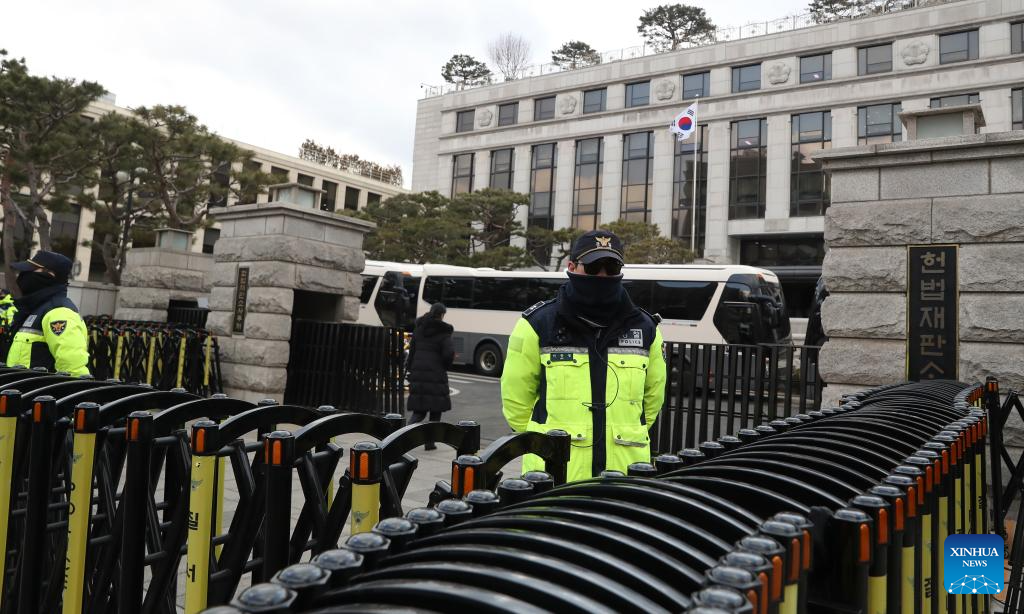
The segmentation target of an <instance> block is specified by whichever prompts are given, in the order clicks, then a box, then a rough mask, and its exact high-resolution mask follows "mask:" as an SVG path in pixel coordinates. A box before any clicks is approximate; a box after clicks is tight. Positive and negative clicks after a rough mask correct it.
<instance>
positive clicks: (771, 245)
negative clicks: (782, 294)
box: [740, 236, 825, 267]
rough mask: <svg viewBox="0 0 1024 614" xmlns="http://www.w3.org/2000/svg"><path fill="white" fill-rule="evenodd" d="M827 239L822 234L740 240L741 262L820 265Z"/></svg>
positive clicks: (755, 264) (771, 264) (759, 264)
mask: <svg viewBox="0 0 1024 614" xmlns="http://www.w3.org/2000/svg"><path fill="white" fill-rule="evenodd" d="M824 259H825V240H824V239H823V238H822V237H820V236H815V237H797V238H790V237H787V238H785V239H776V238H772V237H755V238H751V239H745V240H743V241H741V242H740V264H746V265H750V266H763V267H773V266H820V265H821V263H822V261H823V260H824Z"/></svg>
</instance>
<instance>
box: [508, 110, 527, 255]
mask: <svg viewBox="0 0 1024 614" xmlns="http://www.w3.org/2000/svg"><path fill="white" fill-rule="evenodd" d="M520 107H522V103H520ZM531 153H532V151H531V150H530V146H529V145H517V146H516V150H515V152H513V154H512V168H513V171H512V191H513V192H519V193H520V194H526V195H527V196H529V195H530V154H531ZM529 217H530V210H529V207H520V208H519V210H518V211H516V221H517V222H519V223H520V224H522V226H523V228H526V226H527V222H528V221H529ZM512 245H513V246H514V247H522V248H525V247H526V237H512Z"/></svg>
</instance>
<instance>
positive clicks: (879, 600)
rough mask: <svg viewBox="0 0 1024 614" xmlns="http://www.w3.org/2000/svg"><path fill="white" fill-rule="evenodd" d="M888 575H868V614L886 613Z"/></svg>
mask: <svg viewBox="0 0 1024 614" xmlns="http://www.w3.org/2000/svg"><path fill="white" fill-rule="evenodd" d="M887 578H888V576H887V575H886V574H882V575H880V576H868V610H867V614H886V601H885V598H886V586H887V585H888V582H887V581H886V580H887Z"/></svg>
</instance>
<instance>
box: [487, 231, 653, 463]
mask: <svg viewBox="0 0 1024 614" xmlns="http://www.w3.org/2000/svg"><path fill="white" fill-rule="evenodd" d="M622 265H623V247H622V242H621V241H620V240H619V238H618V237H617V236H616V235H615V234H614V233H611V232H608V231H605V230H597V231H591V232H588V233H586V234H584V235H582V236H581V237H580V238H579V239H577V240H576V242H575V243H574V244H573V247H572V251H571V253H570V260H569V265H568V277H569V281H568V282H567V283H566V284H564V285H563V286H562V287H561V288H560V289H559V292H558V295H557V297H556V298H554V299H552V300H550V301H545V302H541V303H538V304H536V305H534V306H533V307H530V308H529V309H527V310H526V311H525V312H523V317H522V318H521V319H520V320H519V322H518V323H517V324H516V326H515V329H514V330H513V331H512V335H511V336H510V337H509V342H508V356H507V358H506V359H505V367H504V372H503V374H502V376H501V398H502V409H503V412H504V414H505V419H506V420H507V421H508V424H509V426H511V427H512V429H513V430H515V431H519V432H522V431H533V432H540V433H546V432H547V431H549V430H551V429H562V430H564V431H566V432H568V433H569V435H570V437H571V439H572V448H571V457H570V460H569V467H568V479H569V480H570V481H573V480H582V479H586V478H590V477H593V476H596V475H598V474H599V473H601V471H604V470H606V469H612V470H618V471H623V472H624V471H626V468H627V467H628V466H629V465H630V464H631V463H634V462H638V461H643V462H650V459H651V447H650V437H649V435H648V429H649V428H650V426H651V424H652V423H653V422H654V419H655V418H657V416H658V412H659V411H660V410H661V406H662V402H663V400H664V396H665V358H664V355H663V354H662V340H661V332H660V331H659V330H658V321H659V319H658V318H657V317H656V316H652V315H651V314H649V313H647V312H646V311H644V310H643V309H640V308H639V307H637V306H636V305H634V304H633V302H632V301H631V300H630V298H629V294H628V293H627V292H626V290H625V288H623V286H622V273H621V271H622ZM543 469H544V461H543V460H542V459H541V458H540V457H538V456H536V455H533V454H530V455H527V456H525V457H524V458H523V472H524V473H525V472H527V471H533V470H543Z"/></svg>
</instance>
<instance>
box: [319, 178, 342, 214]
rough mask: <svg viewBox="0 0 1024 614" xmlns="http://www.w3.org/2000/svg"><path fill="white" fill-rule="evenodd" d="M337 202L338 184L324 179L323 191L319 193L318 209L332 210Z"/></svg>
mask: <svg viewBox="0 0 1024 614" xmlns="http://www.w3.org/2000/svg"><path fill="white" fill-rule="evenodd" d="M337 203H338V184H336V183H334V182H333V181H327V180H326V179H324V183H323V193H322V194H321V195H320V210H321V211H334V208H335V207H336V206H337Z"/></svg>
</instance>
